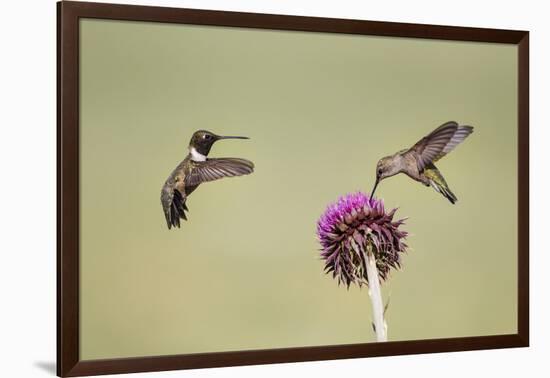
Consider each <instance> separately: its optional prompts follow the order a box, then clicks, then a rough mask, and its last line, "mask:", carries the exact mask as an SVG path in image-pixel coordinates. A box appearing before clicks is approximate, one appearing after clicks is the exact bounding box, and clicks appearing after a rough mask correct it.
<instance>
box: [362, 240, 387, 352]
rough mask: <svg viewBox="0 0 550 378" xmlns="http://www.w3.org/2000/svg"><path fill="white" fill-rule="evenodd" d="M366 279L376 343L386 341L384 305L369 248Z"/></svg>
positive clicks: (373, 258)
mask: <svg viewBox="0 0 550 378" xmlns="http://www.w3.org/2000/svg"><path fill="white" fill-rule="evenodd" d="M367 279H368V281H369V296H370V300H371V303H372V315H373V319H374V330H375V331H376V341H388V333H387V329H386V322H385V321H384V304H383V301H382V292H381V290H380V278H379V276H378V268H377V267H376V257H375V256H374V253H373V252H372V250H371V248H368V250H367Z"/></svg>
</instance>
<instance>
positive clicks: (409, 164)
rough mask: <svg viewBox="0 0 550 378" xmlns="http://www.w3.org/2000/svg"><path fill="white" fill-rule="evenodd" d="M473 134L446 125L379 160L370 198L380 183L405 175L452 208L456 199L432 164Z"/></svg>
mask: <svg viewBox="0 0 550 378" xmlns="http://www.w3.org/2000/svg"><path fill="white" fill-rule="evenodd" d="M473 131H474V128H473V127H472V126H462V125H459V124H458V123H456V122H454V121H450V122H447V123H444V124H443V125H441V126H439V127H438V128H437V129H435V130H434V131H432V132H431V133H429V134H428V135H426V136H425V137H424V138H422V139H420V140H419V141H418V142H417V143H416V144H415V145H414V146H412V147H411V148H409V149H405V150H401V151H399V152H397V153H395V154H393V155H390V156H386V157H383V158H382V159H380V160H379V161H378V164H377V165H376V182H375V183H374V188H373V189H372V193H371V197H372V196H373V195H374V191H375V190H376V187H377V186H378V184H379V183H380V181H382V180H383V179H385V178H388V177H391V176H395V175H396V174H398V173H405V174H406V175H407V176H409V177H410V178H412V179H413V180H416V181H419V182H421V183H422V184H424V185H426V186H431V187H433V188H434V189H435V190H436V191H437V192H439V193H441V194H442V195H443V196H444V197H445V198H447V199H448V200H449V201H450V202H451V203H453V204H454V203H455V202H456V201H457V198H456V196H455V195H454V194H453V192H451V189H449V186H448V185H447V182H446V181H445V179H444V178H443V175H442V174H441V172H439V170H438V169H437V168H436V166H435V165H434V164H433V163H434V162H436V161H438V160H439V159H441V158H442V157H443V156H445V155H447V154H448V153H449V152H451V151H452V150H453V149H454V148H455V147H456V146H457V145H459V144H460V143H461V142H462V141H463V140H464V139H466V138H467V137H468V135H470V134H471V133H472V132H473Z"/></svg>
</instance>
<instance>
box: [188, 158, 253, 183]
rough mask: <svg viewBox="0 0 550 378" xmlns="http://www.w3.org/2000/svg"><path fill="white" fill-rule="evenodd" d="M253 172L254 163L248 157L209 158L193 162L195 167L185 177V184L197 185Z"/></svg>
mask: <svg viewBox="0 0 550 378" xmlns="http://www.w3.org/2000/svg"><path fill="white" fill-rule="evenodd" d="M252 172H254V163H252V162H251V161H249V160H246V159H238V158H209V159H206V161H200V162H193V168H192V169H191V171H190V172H189V173H188V174H187V175H186V177H185V184H186V185H189V186H195V185H199V184H201V183H203V182H208V181H214V180H219V179H221V178H224V177H234V176H243V175H248V174H250V173H252Z"/></svg>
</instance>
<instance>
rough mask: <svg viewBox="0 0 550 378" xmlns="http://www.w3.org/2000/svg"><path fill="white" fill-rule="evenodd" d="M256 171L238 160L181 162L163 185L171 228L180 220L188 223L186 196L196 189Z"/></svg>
mask: <svg viewBox="0 0 550 378" xmlns="http://www.w3.org/2000/svg"><path fill="white" fill-rule="evenodd" d="M253 171H254V164H253V163H252V162H251V161H249V160H245V159H238V158H219V159H213V158H212V159H207V160H205V161H190V160H189V159H186V160H184V161H182V162H181V163H180V165H178V167H177V168H176V169H175V170H174V172H172V174H171V175H170V177H169V178H168V180H167V181H166V183H165V184H164V186H163V188H162V191H161V195H160V200H161V203H162V208H163V210H164V216H165V217H166V223H167V225H168V228H169V229H170V228H172V227H180V219H184V220H187V215H186V213H185V212H186V211H189V209H188V208H187V205H186V201H187V197H188V196H189V194H191V193H192V192H193V191H194V190H195V189H196V188H197V186H199V185H200V184H202V183H203V182H208V181H214V180H218V179H221V178H224V177H233V176H242V175H248V174H250V173H252V172H253Z"/></svg>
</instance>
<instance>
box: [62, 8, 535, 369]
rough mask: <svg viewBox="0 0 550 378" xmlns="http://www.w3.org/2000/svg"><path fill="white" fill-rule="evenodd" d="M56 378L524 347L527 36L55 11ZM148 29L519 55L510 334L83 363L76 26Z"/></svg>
mask: <svg viewBox="0 0 550 378" xmlns="http://www.w3.org/2000/svg"><path fill="white" fill-rule="evenodd" d="M57 17H58V30H57V36H58V51H57V61H58V64H57V78H58V82H57V83H58V84H57V85H58V91H57V118H58V122H57V125H58V131H57V135H58V137H57V146H58V147H57V164H58V165H57V172H58V176H57V188H58V191H57V244H58V249H57V272H58V273H57V301H58V303H57V374H58V375H59V376H82V375H96V374H115V373H131V372H148V371H160V370H175V369H193V368H206V367H221V366H235V365H248V364H268V363H282V362H297V361H312V360H330V359H343V358H358V357H372V356H390V355H403V354H416V353H434V352H451V351H466V350H478V349H489V348H510V347H526V346H528V345H529V33H528V32H526V31H512V30H495V29H481V28H466V27H452V26H435V25H420V24H405V23H393V22H378V21H376V22H375V21H361V20H343V19H330V18H316V17H298V16H283V15H270V14H252V13H236V12H224V11H205V10H195V9H175V8H163V7H150V6H131V5H115V4H100V3H87V2H71V1H63V2H59V3H58V4H57ZM83 18H93V19H102V20H128V21H147V22H155V23H174V24H194V25H213V26H226V27H236V28H258V29H274V30H287V31H306V32H324V33H345V34H356V35H366V36H386V37H406V38H422V39H439V40H449V41H474V42H492V43H499V44H511V45H516V46H518V55H517V59H518V93H517V98H518V103H517V113H518V120H517V125H518V128H517V138H518V140H517V143H518V144H517V147H518V156H517V162H518V177H517V194H518V197H517V201H518V208H517V214H518V230H517V236H518V239H517V240H518V245H517V252H518V255H517V277H518V291H517V292H518V297H517V310H518V313H517V330H518V332H517V333H516V334H507V335H494V336H476V337H463V338H449V339H430V340H412V341H395V342H387V343H365V344H352V345H329V346H313V347H298V348H284V349H270V350H250V351H233V352H217V353H199V354H188V355H171V356H155V357H135V358H120V359H106V360H81V359H80V355H79V348H80V344H79V222H80V218H79V193H80V192H79V190H80V189H79V21H80V19H83Z"/></svg>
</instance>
